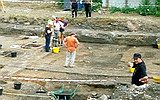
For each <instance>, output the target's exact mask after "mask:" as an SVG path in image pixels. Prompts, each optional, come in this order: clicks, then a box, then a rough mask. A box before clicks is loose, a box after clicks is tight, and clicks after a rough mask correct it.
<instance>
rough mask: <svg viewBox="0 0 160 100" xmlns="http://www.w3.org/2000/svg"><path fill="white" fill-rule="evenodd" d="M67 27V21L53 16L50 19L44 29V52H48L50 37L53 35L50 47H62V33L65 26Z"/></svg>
mask: <svg viewBox="0 0 160 100" xmlns="http://www.w3.org/2000/svg"><path fill="white" fill-rule="evenodd" d="M67 25H68V21H67V20H66V19H64V17H62V18H58V17H55V16H52V19H50V20H48V24H47V25H46V27H45V39H46V43H45V51H46V52H49V50H50V42H51V36H52V33H54V34H53V36H54V37H53V38H52V46H54V47H58V46H59V45H63V39H64V35H63V32H64V31H65V28H66V26H67Z"/></svg>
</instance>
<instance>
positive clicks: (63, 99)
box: [51, 85, 79, 100]
mask: <svg viewBox="0 0 160 100" xmlns="http://www.w3.org/2000/svg"><path fill="white" fill-rule="evenodd" d="M78 87H79V85H76V87H75V88H74V89H65V88H64V85H63V86H62V87H61V88H60V89H58V90H53V91H51V96H52V97H54V98H55V100H71V99H72V98H73V97H74V96H75V94H76V91H77V89H78Z"/></svg>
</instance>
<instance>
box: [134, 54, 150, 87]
mask: <svg viewBox="0 0 160 100" xmlns="http://www.w3.org/2000/svg"><path fill="white" fill-rule="evenodd" d="M133 59H134V62H133V68H135V70H134V72H133V75H132V82H131V83H132V84H135V85H137V86H140V85H143V84H146V83H147V82H148V76H147V73H146V65H145V63H144V61H143V60H142V56H141V54H139V53H135V54H134V55H133Z"/></svg>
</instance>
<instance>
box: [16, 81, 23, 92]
mask: <svg viewBox="0 0 160 100" xmlns="http://www.w3.org/2000/svg"><path fill="white" fill-rule="evenodd" d="M21 85H22V83H21V82H15V83H14V89H16V90H20V89H21Z"/></svg>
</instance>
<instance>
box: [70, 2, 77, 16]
mask: <svg viewBox="0 0 160 100" xmlns="http://www.w3.org/2000/svg"><path fill="white" fill-rule="evenodd" d="M71 3H72V4H71V9H72V18H76V17H77V10H78V3H77V1H76V0H71Z"/></svg>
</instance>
